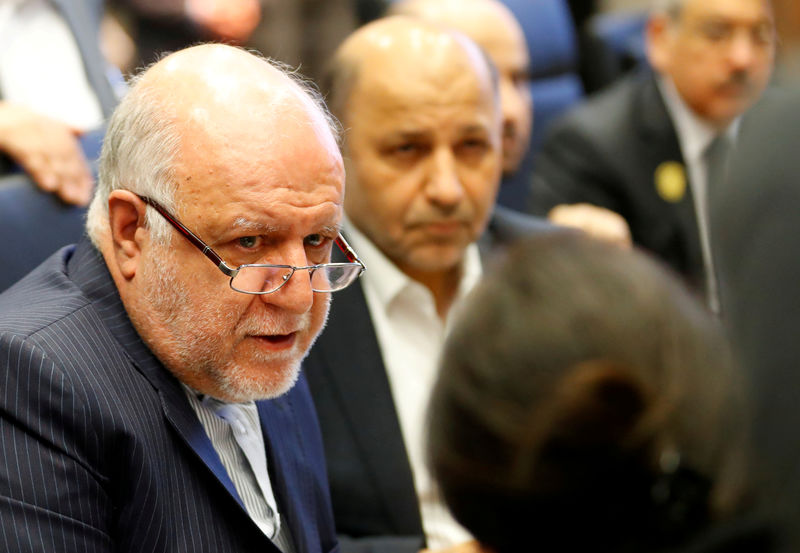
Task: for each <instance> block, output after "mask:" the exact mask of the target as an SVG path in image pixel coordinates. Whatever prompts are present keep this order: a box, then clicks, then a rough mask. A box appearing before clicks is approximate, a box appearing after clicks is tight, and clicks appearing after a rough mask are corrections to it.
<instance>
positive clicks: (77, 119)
mask: <svg viewBox="0 0 800 553" xmlns="http://www.w3.org/2000/svg"><path fill="white" fill-rule="evenodd" d="M0 93H2V98H3V100H4V101H7V102H11V103H15V104H21V105H24V106H26V107H28V108H30V109H31V110H33V111H36V112H37V113H40V114H42V115H46V116H48V117H52V118H53V119H56V120H58V121H61V122H63V123H66V124H67V125H70V126H71V127H73V128H75V129H77V130H81V131H86V130H90V129H94V128H97V127H99V126H100V124H101V123H102V122H103V112H102V109H101V107H100V103H99V101H98V99H97V97H96V96H95V94H94V91H93V90H92V87H91V85H90V84H89V81H88V79H87V77H86V70H85V68H84V66H83V59H82V57H81V53H80V50H79V49H78V45H77V43H76V42H75V39H74V37H73V36H72V32H71V31H70V28H69V26H68V25H67V23H66V22H65V21H64V18H63V17H62V16H61V13H60V12H59V11H58V10H57V9H56V8H55V7H54V6H53V5H52V4H51V3H50V2H48V1H47V0H0Z"/></svg>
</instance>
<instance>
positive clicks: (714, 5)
mask: <svg viewBox="0 0 800 553" xmlns="http://www.w3.org/2000/svg"><path fill="white" fill-rule="evenodd" d="M681 15H682V17H681V19H682V20H693V19H700V18H702V19H705V18H720V19H730V20H731V21H734V22H736V21H742V22H743V23H766V22H769V23H772V7H771V5H770V2H769V0H685V2H684V4H683V9H682V10H681Z"/></svg>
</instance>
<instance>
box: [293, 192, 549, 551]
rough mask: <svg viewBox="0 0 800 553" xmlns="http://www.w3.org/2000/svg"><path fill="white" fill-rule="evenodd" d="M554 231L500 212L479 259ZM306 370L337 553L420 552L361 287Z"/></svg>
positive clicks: (352, 290)
mask: <svg viewBox="0 0 800 553" xmlns="http://www.w3.org/2000/svg"><path fill="white" fill-rule="evenodd" d="M553 228H554V227H551V226H550V225H548V224H547V223H544V222H542V221H540V220H538V219H535V218H532V217H530V216H527V215H524V214H521V213H518V212H514V211H511V210H507V209H504V208H500V207H498V208H496V210H495V213H494V215H493V217H492V220H491V222H490V224H489V228H488V230H487V232H486V233H485V235H484V236H483V237H482V239H481V241H480V242H479V246H480V248H481V254H482V257H484V258H485V257H486V256H487V255H489V253H490V252H491V253H492V254H494V253H496V252H497V249H498V247H499V246H501V245H503V244H507V243H509V242H510V241H512V240H514V239H515V238H519V237H521V236H524V235H530V234H533V233H540V232H549V231H552V229H553ZM367 270H369V269H367ZM304 368H305V372H306V376H307V378H308V382H309V385H310V387H311V393H312V395H313V396H314V402H315V404H316V407H317V412H318V415H319V419H320V426H321V427H322V434H323V441H324V443H325V455H326V457H327V463H328V475H329V481H330V484H331V498H332V500H333V511H334V516H335V518H336V529H337V531H338V532H339V541H340V543H341V545H342V550H343V551H345V552H348V553H355V552H362V553H366V552H373V551H374V552H381V553H394V552H396V553H411V552H416V551H418V550H419V549H421V548H422V547H423V546H424V545H425V538H424V535H423V529H422V521H421V518H420V512H419V504H418V502H417V496H416V491H415V488H414V480H413V476H412V473H411V466H410V464H409V461H408V455H407V453H406V448H405V444H404V442H403V436H402V433H401V430H400V423H399V420H398V418H397V412H396V410H395V407H394V402H393V399H392V394H391V390H390V388H389V381H388V378H387V376H386V370H385V368H384V365H383V358H382V356H381V351H380V346H379V344H378V339H377V337H376V335H375V329H374V327H373V326H372V321H371V319H370V314H369V309H368V308H367V303H366V299H365V298H364V293H363V290H362V288H361V286H360V284H358V283H356V284H354V285H353V286H350V287H349V288H347V289H345V290H342V291H341V292H337V293H336V296H335V297H334V299H333V302H332V304H331V312H330V316H329V318H328V325H327V326H326V329H325V331H324V332H323V333H322V334H321V335H320V337H319V339H318V340H317V343H316V344H315V345H314V347H313V348H312V349H311V353H310V354H309V356H308V357H307V358H306V361H305V363H304Z"/></svg>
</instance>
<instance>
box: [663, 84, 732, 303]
mask: <svg viewBox="0 0 800 553" xmlns="http://www.w3.org/2000/svg"><path fill="white" fill-rule="evenodd" d="M658 86H659V89H660V90H661V94H662V96H663V97H664V103H665V104H666V106H667V111H668V112H669V115H670V118H671V119H672V123H673V125H674V127H675V132H676V134H677V135H678V142H679V144H680V147H681V153H682V154H683V160H684V162H685V163H686V168H687V170H688V172H689V182H690V183H691V191H692V199H693V200H694V207H695V216H696V218H697V227H698V231H699V232H700V247H701V249H702V253H703V265H704V270H705V273H706V294H707V301H708V304H709V307H710V308H711V310H712V311H713V312H714V313H719V292H718V290H717V281H716V277H715V274H716V273H715V270H714V259H713V256H712V255H711V240H710V228H709V220H708V219H709V206H708V167H706V159H705V154H706V150H707V149H708V147H709V146H710V145H711V142H713V141H714V139H715V138H716V137H717V135H718V134H720V132H719V130H717V129H716V128H714V127H713V126H712V125H710V124H709V123H707V122H705V121H703V120H702V119H701V118H699V117H698V116H697V115H695V113H694V112H693V111H692V110H691V108H690V107H689V106H687V105H686V102H684V101H683V98H681V96H680V94H679V93H678V90H677V88H675V85H674V84H673V82H672V81H671V80H670V79H669V78H668V77H665V76H659V78H658ZM740 122H741V118H737V119H736V120H734V121H733V123H731V124H730V125H729V126H728V128H727V129H725V131H723V132H724V133H725V134H727V135H728V137H729V138H730V139H731V141H733V140H735V138H736V135H737V133H738V130H739V124H740Z"/></svg>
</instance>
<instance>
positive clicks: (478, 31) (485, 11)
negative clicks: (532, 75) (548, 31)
mask: <svg viewBox="0 0 800 553" xmlns="http://www.w3.org/2000/svg"><path fill="white" fill-rule="evenodd" d="M389 11H390V13H394V14H400V15H408V16H412V17H418V18H421V19H424V20H426V21H432V22H436V23H439V24H442V25H445V26H447V27H450V28H453V29H456V30H458V31H460V32H462V33H464V34H465V35H467V36H468V37H470V38H471V39H472V40H474V41H475V42H476V43H477V44H478V46H480V47H481V48H483V50H484V51H485V52H486V54H487V55H488V56H489V58H490V59H491V60H492V62H493V63H494V65H495V67H496V68H497V72H498V74H499V77H500V99H501V106H502V108H503V171H504V172H505V173H507V174H510V173H513V172H514V171H516V170H517V168H518V167H519V164H520V162H521V161H522V157H523V156H524V155H525V152H526V150H527V148H528V142H529V140H530V133H531V124H532V120H533V103H532V100H531V93H530V88H529V87H528V65H529V63H530V60H529V59H528V46H527V44H526V42H525V35H524V34H523V32H522V28H521V27H520V25H519V23H518V22H517V20H516V18H515V17H514V14H512V13H511V11H510V10H509V9H508V8H507V7H506V6H505V5H504V4H502V3H501V2H499V1H497V0H402V1H400V2H395V3H393V4H392V6H391V8H390V10H389Z"/></svg>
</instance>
